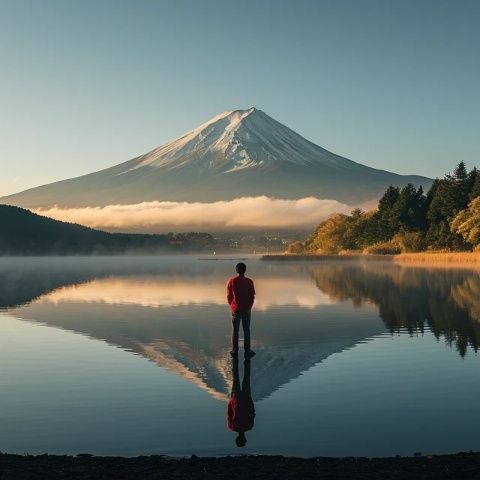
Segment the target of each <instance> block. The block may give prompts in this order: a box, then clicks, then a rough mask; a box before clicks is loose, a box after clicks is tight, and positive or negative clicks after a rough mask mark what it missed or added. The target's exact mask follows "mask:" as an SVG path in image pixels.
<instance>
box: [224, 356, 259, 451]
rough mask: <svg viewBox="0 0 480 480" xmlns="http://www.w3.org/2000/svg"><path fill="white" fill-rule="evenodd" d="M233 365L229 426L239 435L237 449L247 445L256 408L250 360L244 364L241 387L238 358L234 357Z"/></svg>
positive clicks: (236, 440)
mask: <svg viewBox="0 0 480 480" xmlns="http://www.w3.org/2000/svg"><path fill="white" fill-rule="evenodd" d="M232 364H233V365H232V376H233V382H232V390H231V393H230V401H229V402H228V407H227V425H228V428H229V429H230V430H231V431H232V432H237V433H238V436H237V438H236V439H235V443H236V444H237V447H244V446H245V445H246V443H247V438H246V437H245V432H248V431H249V430H251V429H252V428H253V425H254V422H255V406H254V404H253V400H252V392H251V390H250V359H249V358H247V359H246V360H245V363H244V365H245V370H244V372H243V382H242V386H241V387H240V376H239V373H238V357H233V359H232Z"/></svg>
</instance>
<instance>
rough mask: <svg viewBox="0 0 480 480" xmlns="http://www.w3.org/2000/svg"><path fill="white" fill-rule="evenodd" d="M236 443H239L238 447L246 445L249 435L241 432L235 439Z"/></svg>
mask: <svg viewBox="0 0 480 480" xmlns="http://www.w3.org/2000/svg"><path fill="white" fill-rule="evenodd" d="M235 443H236V444H237V447H240V448H241V447H244V446H245V445H246V444H247V437H245V433H243V432H240V433H239V434H238V437H237V438H236V439H235Z"/></svg>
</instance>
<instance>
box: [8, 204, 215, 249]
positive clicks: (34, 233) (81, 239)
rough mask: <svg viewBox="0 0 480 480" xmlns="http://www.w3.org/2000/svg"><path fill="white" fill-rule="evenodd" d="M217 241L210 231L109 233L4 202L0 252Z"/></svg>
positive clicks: (152, 246) (187, 245)
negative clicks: (150, 233) (152, 233)
mask: <svg viewBox="0 0 480 480" xmlns="http://www.w3.org/2000/svg"><path fill="white" fill-rule="evenodd" d="M214 243H215V240H214V238H213V237H212V236H211V235H209V234H208V233H197V232H192V233H180V234H172V233H169V234H167V235H146V234H134V233H108V232H103V231H100V230H94V229H92V228H88V227H84V226H82V225H78V224H72V223H65V222H60V221H58V220H53V219H51V218H47V217H43V216H41V215H37V214H35V213H32V212H30V211H29V210H25V209H23V208H19V207H13V206H10V205H0V255H55V254H59V255H65V254H111V253H129V252H135V253H153V252H171V251H184V250H197V251H201V250H205V249H207V248H209V247H212V246H213V245H214Z"/></svg>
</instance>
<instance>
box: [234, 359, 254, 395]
mask: <svg viewBox="0 0 480 480" xmlns="http://www.w3.org/2000/svg"><path fill="white" fill-rule="evenodd" d="M232 377H233V379H232V380H233V382H232V391H231V392H230V396H231V397H233V395H238V394H240V393H243V394H245V395H247V396H249V397H251V396H252V392H251V389H250V359H248V360H245V363H244V370H243V381H242V385H241V386H240V373H239V371H238V358H237V357H235V358H234V359H233V361H232Z"/></svg>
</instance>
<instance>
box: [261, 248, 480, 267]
mask: <svg viewBox="0 0 480 480" xmlns="http://www.w3.org/2000/svg"><path fill="white" fill-rule="evenodd" d="M262 259H263V260H270V261H272V260H280V261H282V260H291V261H299V260H306V261H320V262H321V261H342V260H344V261H349V260H357V261H370V260H374V261H386V262H392V261H393V262H394V263H397V264H399V265H405V266H424V267H427V266H428V267H435V266H438V267H445V266H446V265H450V266H452V267H462V266H463V267H467V268H478V267H480V251H478V250H477V251H476V252H419V253H399V254H398V255H379V254H366V253H363V254H362V253H358V252H357V251H354V250H353V251H342V252H339V254H318V253H317V254H315V253H311V254H294V253H293V254H292V253H290V254H279V255H264V256H263V257H262Z"/></svg>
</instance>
